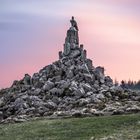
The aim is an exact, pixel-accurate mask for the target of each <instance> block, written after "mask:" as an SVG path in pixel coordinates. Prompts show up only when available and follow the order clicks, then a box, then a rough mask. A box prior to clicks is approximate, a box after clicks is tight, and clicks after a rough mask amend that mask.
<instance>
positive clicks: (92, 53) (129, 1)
mask: <svg viewBox="0 0 140 140" xmlns="http://www.w3.org/2000/svg"><path fill="white" fill-rule="evenodd" d="M139 7H140V1H139V0H59V1H58V0H20V1H19V0H0V88H5V87H9V86H11V84H12V83H13V81H14V80H20V79H22V78H23V77H24V74H25V73H28V74H30V75H32V74H33V73H36V72H38V71H39V70H40V69H41V68H43V67H44V66H46V65H48V64H51V63H52V62H54V61H56V60H58V51H60V50H63V44H64V40H65V36H66V31H67V29H68V28H69V26H70V22H69V20H70V18H71V16H75V19H76V21H77V23H78V26H79V37H80V43H81V44H84V48H85V49H86V50H87V54H88V58H91V59H92V60H93V65H94V66H103V67H105V73H106V75H109V76H111V78H112V79H117V80H118V81H121V80H122V79H124V80H129V79H131V80H139V79H140V64H139V62H140V55H139V53H140V8H139Z"/></svg>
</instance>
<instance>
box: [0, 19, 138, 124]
mask: <svg viewBox="0 0 140 140" xmlns="http://www.w3.org/2000/svg"><path fill="white" fill-rule="evenodd" d="M78 31H79V30H78V25H77V23H76V21H75V20H74V17H73V18H72V20H71V27H70V28H69V29H68V31H67V36H66V39H65V44H64V50H63V51H60V52H59V60H57V61H55V62H53V63H52V64H50V65H48V66H45V67H44V68H43V69H41V70H40V71H39V72H38V73H35V74H33V76H32V77H31V76H30V75H28V74H25V77H24V78H23V79H21V80H20V81H14V82H13V84H12V86H11V87H10V88H6V89H2V90H0V121H1V122H10V121H11V122H22V121H25V120H28V119H29V118H31V117H36V116H37V117H39V116H47V117H52V118H54V117H60V116H63V117H64V116H69V117H71V116H75V117H80V116H100V115H106V114H107V115H108V114H110V115H114V114H127V113H138V112H140V102H139V101H140V94H139V93H136V92H133V91H130V90H128V91H126V89H125V90H124V89H123V88H121V87H119V86H115V85H114V84H113V80H112V79H111V78H110V77H109V76H106V75H105V72H104V68H103V67H100V66H99V67H95V66H93V63H92V60H90V59H88V58H87V51H86V50H85V49H84V46H83V45H80V44H79V37H78ZM23 116H24V117H23Z"/></svg>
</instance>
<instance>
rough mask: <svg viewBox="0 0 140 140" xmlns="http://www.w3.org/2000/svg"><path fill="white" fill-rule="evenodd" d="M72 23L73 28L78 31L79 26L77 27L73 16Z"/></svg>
mask: <svg viewBox="0 0 140 140" xmlns="http://www.w3.org/2000/svg"><path fill="white" fill-rule="evenodd" d="M70 22H71V26H72V27H75V29H76V30H77V31H78V26H77V22H76V21H75V20H74V17H73V16H72V19H71V20H70Z"/></svg>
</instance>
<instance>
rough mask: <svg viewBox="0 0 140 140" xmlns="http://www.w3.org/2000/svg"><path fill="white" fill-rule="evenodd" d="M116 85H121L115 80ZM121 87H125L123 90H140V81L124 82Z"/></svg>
mask: <svg viewBox="0 0 140 140" xmlns="http://www.w3.org/2000/svg"><path fill="white" fill-rule="evenodd" d="M115 84H116V85H119V83H118V82H117V80H115ZM120 86H121V87H123V88H127V89H134V90H140V80H139V81H133V80H129V81H125V80H122V81H121V83H120Z"/></svg>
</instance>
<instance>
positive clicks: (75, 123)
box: [0, 114, 140, 140]
mask: <svg viewBox="0 0 140 140" xmlns="http://www.w3.org/2000/svg"><path fill="white" fill-rule="evenodd" d="M95 139H97V140H98V139H99V140H132V139H137V140H140V114H135V115H124V116H105V117H92V118H70V119H55V120H48V119H41V120H34V121H29V122H25V123H16V124H2V125H0V140H95Z"/></svg>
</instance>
